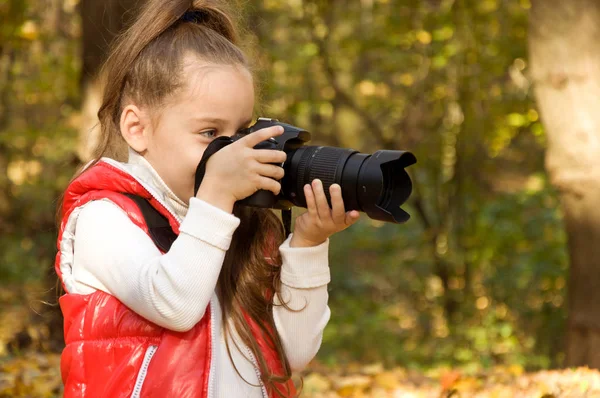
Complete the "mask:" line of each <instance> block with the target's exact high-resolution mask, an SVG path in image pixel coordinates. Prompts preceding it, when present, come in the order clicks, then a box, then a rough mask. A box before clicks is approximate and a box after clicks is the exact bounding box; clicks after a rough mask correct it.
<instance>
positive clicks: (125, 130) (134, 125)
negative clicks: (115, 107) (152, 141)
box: [119, 104, 152, 153]
mask: <svg viewBox="0 0 600 398" xmlns="http://www.w3.org/2000/svg"><path fill="white" fill-rule="evenodd" d="M119 126H120V128H121V135H122V136H123V138H124V139H125V141H126V142H127V144H129V146H130V147H131V148H133V149H134V150H135V151H136V152H138V153H143V152H144V151H145V150H146V149H147V148H148V135H149V133H150V132H151V131H150V130H151V129H152V127H151V126H150V123H149V119H148V118H147V116H146V114H145V112H143V111H142V110H141V109H140V108H138V107H137V106H135V105H133V104H130V105H127V106H126V107H125V109H123V112H121V121H120V123H119Z"/></svg>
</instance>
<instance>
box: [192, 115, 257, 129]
mask: <svg viewBox="0 0 600 398" xmlns="http://www.w3.org/2000/svg"><path fill="white" fill-rule="evenodd" d="M194 120H196V121H201V122H209V123H215V124H220V125H224V124H227V121H225V120H223V119H221V118H218V117H197V118H194ZM251 122H252V119H248V120H246V121H245V122H244V123H243V124H242V127H246V126H248V125H249V124H250V123H251Z"/></svg>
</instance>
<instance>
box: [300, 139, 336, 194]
mask: <svg viewBox="0 0 600 398" xmlns="http://www.w3.org/2000/svg"><path fill="white" fill-rule="evenodd" d="M306 152H307V153H305V154H304V156H303V158H302V159H301V160H300V165H299V167H298V171H299V175H300V176H302V177H303V178H301V179H299V181H302V185H303V186H304V184H308V183H310V182H311V181H313V180H314V179H317V178H318V179H319V180H321V182H323V189H324V191H325V196H326V197H327V200H328V201H329V203H330V204H331V197H330V195H329V187H330V186H331V185H332V184H335V183H336V181H335V175H336V170H337V168H338V167H340V166H342V165H340V159H341V157H342V156H344V154H345V151H341V150H340V149H339V148H333V147H315V149H314V150H311V151H306ZM308 152H310V153H308Z"/></svg>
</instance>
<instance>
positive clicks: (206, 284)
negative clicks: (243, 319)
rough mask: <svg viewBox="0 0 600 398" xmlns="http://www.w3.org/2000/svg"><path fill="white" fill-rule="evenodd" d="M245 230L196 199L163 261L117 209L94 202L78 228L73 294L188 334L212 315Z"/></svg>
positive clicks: (219, 211) (215, 208)
mask: <svg viewBox="0 0 600 398" xmlns="http://www.w3.org/2000/svg"><path fill="white" fill-rule="evenodd" d="M239 223H240V219H239V218H237V217H235V216H234V215H233V214H230V213H227V212H225V211H223V210H221V209H219V208H217V207H215V206H212V205H210V204H208V203H207V202H204V201H202V200H200V199H197V198H191V199H190V207H189V210H188V213H187V215H186V217H185V219H184V220H183V222H182V223H181V226H180V234H179V237H178V238H177V239H176V240H175V242H174V243H173V245H172V246H171V249H170V250H169V252H168V253H166V254H164V255H163V254H161V253H160V251H159V250H158V249H157V248H156V246H155V245H154V243H153V242H152V240H151V239H150V237H149V236H148V235H147V234H146V233H145V232H144V231H142V229H140V228H139V227H137V226H136V225H135V224H134V223H133V222H132V221H131V220H130V219H129V217H128V216H127V214H126V213H125V212H124V211H123V210H122V209H121V208H119V207H118V206H117V205H115V204H114V203H112V202H110V201H104V200H100V201H94V202H90V203H88V204H86V205H85V207H84V208H83V209H82V210H81V213H80V214H79V218H78V219H77V223H76V231H75V253H74V262H73V271H72V272H73V278H74V279H75V282H76V283H75V286H77V289H78V290H80V291H77V292H74V293H83V294H85V293H89V292H90V289H98V290H102V291H105V292H106V293H109V294H111V295H113V296H115V297H116V298H118V299H119V300H120V301H121V302H123V303H124V304H125V305H126V306H128V307H129V308H131V309H132V310H133V311H134V312H136V313H138V314H140V315H141V316H143V317H144V318H146V319H148V320H150V321H152V322H154V323H156V324H157V325H160V326H162V327H165V328H168V329H171V330H176V331H186V330H189V329H191V328H192V327H193V326H194V325H195V324H196V323H197V322H198V321H200V319H201V318H202V316H203V315H204V313H205V311H206V308H207V306H208V304H209V301H210V298H211V295H212V294H213V291H214V289H215V286H216V284H217V280H218V277H219V273H220V272H221V267H222V265H223V260H224V258H225V253H226V251H227V249H228V248H229V245H230V243H231V238H232V236H233V233H234V231H235V230H236V228H237V227H238V226H239ZM92 291H93V290H92Z"/></svg>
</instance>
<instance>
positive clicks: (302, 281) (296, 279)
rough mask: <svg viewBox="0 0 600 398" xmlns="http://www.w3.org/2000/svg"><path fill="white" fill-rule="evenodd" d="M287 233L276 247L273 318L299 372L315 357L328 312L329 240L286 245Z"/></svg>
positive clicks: (293, 364) (288, 353) (290, 357)
mask: <svg viewBox="0 0 600 398" xmlns="http://www.w3.org/2000/svg"><path fill="white" fill-rule="evenodd" d="M292 235H293V234H291V235H290V236H289V237H288V238H287V239H286V240H285V241H284V242H283V243H282V244H281V246H280V247H279V251H280V253H281V258H282V261H283V263H282V268H281V282H282V289H281V296H282V299H283V301H284V302H285V303H286V304H287V306H288V307H289V308H290V309H291V311H290V310H288V309H286V308H285V307H284V306H283V305H280V304H281V302H280V301H279V299H278V297H277V296H275V306H274V307H273V318H274V320H275V325H276V327H277V331H278V333H279V336H280V337H281V340H282V343H283V346H284V348H285V351H286V354H287V357H288V361H289V362H290V366H291V368H292V370H293V371H301V370H302V369H304V368H305V367H306V366H307V365H308V363H309V362H310V361H311V360H312V359H313V358H314V357H315V355H316V354H317V352H318V351H319V348H320V347H321V341H322V339H323V331H324V329H325V326H326V325H327V323H328V322H329V318H330V316H331V311H330V309H329V306H328V305H327V300H328V298H329V295H328V293H327V284H328V283H329V281H330V272H329V262H328V254H329V253H328V249H329V239H327V240H326V241H325V242H323V243H322V244H321V245H319V246H314V247H302V248H295V247H290V245H289V243H290V240H291V238H292Z"/></svg>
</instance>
